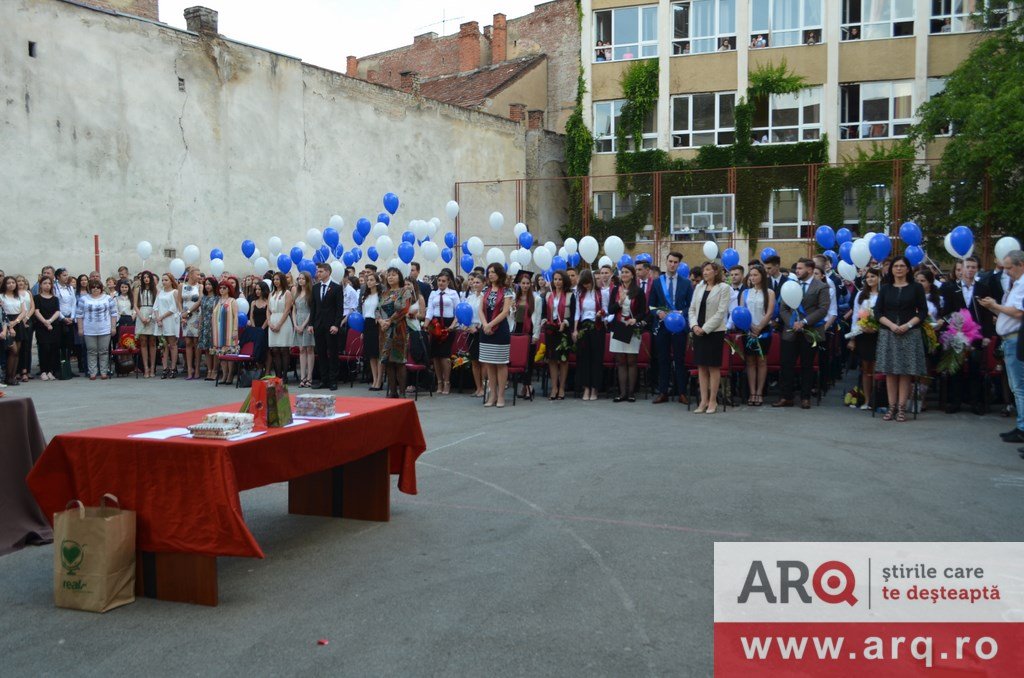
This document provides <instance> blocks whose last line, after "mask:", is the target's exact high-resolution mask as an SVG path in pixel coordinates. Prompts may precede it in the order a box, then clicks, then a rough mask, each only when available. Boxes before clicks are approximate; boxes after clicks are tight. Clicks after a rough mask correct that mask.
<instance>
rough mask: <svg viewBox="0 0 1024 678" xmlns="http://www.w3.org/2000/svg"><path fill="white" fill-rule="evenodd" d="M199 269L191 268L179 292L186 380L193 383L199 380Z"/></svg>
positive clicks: (201, 295)
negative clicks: (194, 380)
mask: <svg viewBox="0 0 1024 678" xmlns="http://www.w3.org/2000/svg"><path fill="white" fill-rule="evenodd" d="M200 282H202V278H201V274H200V272H199V269H198V268H195V267H192V268H189V269H188V271H187V272H186V273H185V282H183V283H182V284H181V290H180V291H179V294H178V297H179V304H180V305H181V336H182V338H183V339H184V340H185V379H186V381H191V380H193V379H198V378H199V349H198V348H197V347H196V345H197V344H198V342H199V325H200V312H201V308H200V306H201V304H202V301H203V288H202V287H201V286H200Z"/></svg>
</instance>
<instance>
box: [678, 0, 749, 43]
mask: <svg viewBox="0 0 1024 678" xmlns="http://www.w3.org/2000/svg"><path fill="white" fill-rule="evenodd" d="M744 1H745V0H711V2H712V7H713V11H714V16H715V19H714V23H715V28H714V35H710V36H709V35H702V36H699V37H694V36H693V34H692V33H693V25H692V23H691V21H690V20H691V19H692V17H693V2H694V0H674V1H673V2H672V4H671V11H672V56H690V55H692V54H714V53H716V52H735V51H736V3H737V2H744ZM723 2H731V3H732V30H731V31H723V30H722V11H721V9H722V3H723ZM684 5H686V6H687V7H688V8H689V9H688V12H687V35H686V37H683V38H677V37H676V35H675V31H676V14H675V13H676V11H677V10H681V9H682V7H683V6H684ZM702 40H712V41H714V49H711V50H706V51H700V52H695V51H693V50H692V49H690V48H691V47H692V45H693V43H694V42H696V41H702ZM723 40H726V41H728V45H729V49H722V48H721V47H722V41H723ZM684 50H685V51H684Z"/></svg>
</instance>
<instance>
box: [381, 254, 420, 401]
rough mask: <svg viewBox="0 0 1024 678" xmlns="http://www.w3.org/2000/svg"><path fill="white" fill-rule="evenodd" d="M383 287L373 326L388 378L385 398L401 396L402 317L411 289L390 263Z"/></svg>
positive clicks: (405, 331) (405, 329)
mask: <svg viewBox="0 0 1024 678" xmlns="http://www.w3.org/2000/svg"><path fill="white" fill-rule="evenodd" d="M384 279H385V280H386V281H387V288H386V289H385V290H384V293H383V294H382V295H381V297H380V302H379V303H378V304H377V327H378V329H379V331H380V359H381V361H382V362H383V363H384V368H385V371H386V372H387V380H388V398H402V397H404V396H405V382H406V372H405V360H406V355H407V351H408V346H409V325H408V323H407V322H406V317H407V316H408V315H409V309H410V308H411V307H412V301H413V292H412V290H410V289H409V288H408V287H406V285H405V278H404V277H403V276H402V272H401V271H399V270H398V269H397V268H395V267H394V266H391V267H390V268H388V270H387V272H386V273H385V274H384Z"/></svg>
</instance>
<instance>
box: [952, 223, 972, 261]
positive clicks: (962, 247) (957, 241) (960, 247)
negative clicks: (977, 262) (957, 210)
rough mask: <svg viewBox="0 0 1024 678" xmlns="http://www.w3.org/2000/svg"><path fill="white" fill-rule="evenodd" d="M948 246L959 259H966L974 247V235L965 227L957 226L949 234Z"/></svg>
mask: <svg viewBox="0 0 1024 678" xmlns="http://www.w3.org/2000/svg"><path fill="white" fill-rule="evenodd" d="M949 244H950V245H951V246H952V247H953V251H954V252H956V253H957V254H959V255H960V256H961V257H966V256H967V253H968V252H970V251H971V247H973V246H974V234H973V233H971V229H969V228H967V227H966V226H957V227H956V228H954V229H953V230H952V231H950V233H949Z"/></svg>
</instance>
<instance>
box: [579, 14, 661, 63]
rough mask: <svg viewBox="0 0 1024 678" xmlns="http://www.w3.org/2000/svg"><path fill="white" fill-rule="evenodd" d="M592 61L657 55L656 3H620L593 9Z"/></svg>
mask: <svg viewBox="0 0 1024 678" xmlns="http://www.w3.org/2000/svg"><path fill="white" fill-rule="evenodd" d="M594 41H595V46H594V61H623V60H625V59H641V58H646V57H656V56H658V7H657V5H648V6H645V7H621V8H619V9H606V10H602V11H599V12H594Z"/></svg>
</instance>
